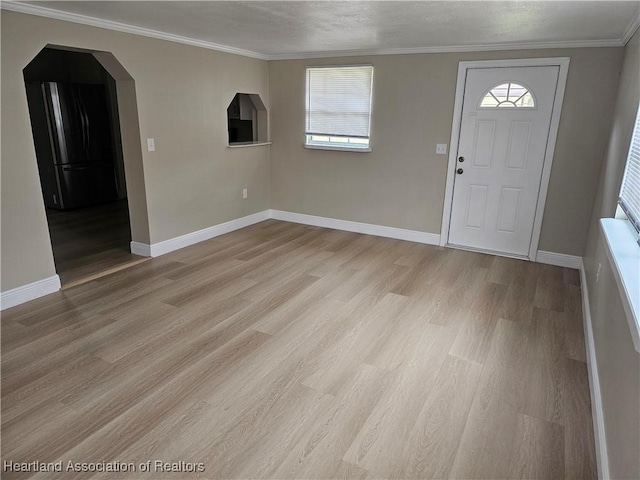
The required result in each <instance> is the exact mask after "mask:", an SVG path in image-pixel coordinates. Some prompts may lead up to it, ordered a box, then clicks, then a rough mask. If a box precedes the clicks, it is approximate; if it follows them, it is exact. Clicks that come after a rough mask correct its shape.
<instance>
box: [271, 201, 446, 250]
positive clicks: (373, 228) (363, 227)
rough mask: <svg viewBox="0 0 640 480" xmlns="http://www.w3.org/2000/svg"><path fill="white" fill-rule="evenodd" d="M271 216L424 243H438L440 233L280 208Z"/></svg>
mask: <svg viewBox="0 0 640 480" xmlns="http://www.w3.org/2000/svg"><path fill="white" fill-rule="evenodd" d="M271 218H273V219H275V220H283V221H285V222H293V223H302V224H304V225H313V226H314V227H325V228H333V229H335V230H344V231H347V232H355V233H365V234H367V235H375V236H378V237H387V238H396V239H398V240H407V241H409V242H417V243H426V244H428V245H439V244H440V235H439V234H436V233H427V232H419V231H417V230H406V229H404V228H396V227H386V226H384V225H375V224H372V223H360V222H352V221H349V220H338V219H336V218H327V217H317V216H315V215H306V214H304V213H294V212H285V211H282V210H271Z"/></svg>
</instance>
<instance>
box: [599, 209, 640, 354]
mask: <svg viewBox="0 0 640 480" xmlns="http://www.w3.org/2000/svg"><path fill="white" fill-rule="evenodd" d="M600 227H601V229H602V235H603V237H604V239H605V243H606V251H607V257H608V259H609V263H610V264H611V269H612V270H613V277H614V278H615V280H616V284H617V286H618V291H619V293H620V299H621V300H622V305H623V308H624V311H625V313H626V315H627V321H628V323H629V330H630V332H631V338H632V339H633V345H634V347H635V349H636V351H638V352H640V321H639V320H638V319H639V317H640V247H639V246H638V244H637V243H636V240H637V233H636V231H635V229H634V228H633V225H631V222H630V221H629V220H625V219H621V218H602V219H600Z"/></svg>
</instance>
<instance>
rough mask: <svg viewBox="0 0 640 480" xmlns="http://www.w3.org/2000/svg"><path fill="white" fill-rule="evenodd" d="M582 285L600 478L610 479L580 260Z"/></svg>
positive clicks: (587, 294) (581, 268)
mask: <svg viewBox="0 0 640 480" xmlns="http://www.w3.org/2000/svg"><path fill="white" fill-rule="evenodd" d="M580 285H581V287H582V313H583V320H584V335H585V345H586V349H587V369H588V371H589V390H590V393H591V413H592V415H593V431H594V438H595V442H596V462H597V465H598V478H600V479H608V478H610V475H609V456H608V453H607V437H606V432H605V429H604V413H603V411H602V396H601V394H600V378H599V377H598V362H597V359H596V347H595V343H594V340H593V327H592V324H591V309H590V307H589V289H588V287H587V275H586V273H585V270H584V263H583V262H582V261H581V262H580Z"/></svg>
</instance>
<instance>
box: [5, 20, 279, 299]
mask: <svg viewBox="0 0 640 480" xmlns="http://www.w3.org/2000/svg"><path fill="white" fill-rule="evenodd" d="M1 17H2V18H1V22H2V30H1V35H2V51H1V53H2V55H1V56H2V59H1V61H2V64H1V65H2V93H1V94H2V97H1V100H2V149H1V154H2V160H1V161H2V169H1V175H2V183H1V187H2V192H1V202H2V211H1V214H2V215H1V216H2V220H1V222H2V223H1V227H2V237H1V240H2V270H1V273H2V275H1V290H2V291H6V290H9V289H11V288H14V287H18V286H22V285H25V284H28V283H31V282H34V281H37V280H40V279H43V278H46V277H49V276H51V275H53V274H55V270H54V264H53V257H52V253H51V245H50V240H49V233H48V228H47V222H46V217H45V212H44V206H43V202H42V196H41V193H40V184H39V179H38V173H37V165H36V159H35V152H34V147H33V140H32V137H31V127H30V124H29V116H28V110H27V101H26V94H25V88H24V83H23V78H22V69H23V68H24V67H25V66H26V65H27V64H28V63H29V62H30V61H31V60H32V59H33V57H35V56H36V55H37V53H38V52H39V51H40V50H41V49H42V48H43V47H45V46H46V45H47V44H53V45H61V46H67V47H77V48H83V49H89V50H98V51H107V52H111V53H113V55H114V56H115V57H116V58H117V60H118V61H119V62H120V63H121V64H122V65H123V66H124V67H125V69H126V70H127V71H128V73H129V74H130V75H131V77H133V79H134V81H135V87H136V95H137V110H138V114H139V129H140V131H139V132H138V134H137V137H138V139H139V142H140V143H141V144H143V145H145V148H142V163H143V165H142V167H143V170H144V185H145V190H146V203H147V206H146V208H147V209H148V219H149V229H148V233H149V237H150V241H151V243H157V242H161V241H163V240H167V239H169V238H172V237H176V236H179V235H183V234H186V233H191V232H193V231H196V230H199V229H202V228H206V227H210V226H212V225H216V224H219V223H222V222H225V221H228V220H231V219H234V218H239V217H242V216H245V215H249V214H251V213H255V212H258V211H262V210H265V209H268V208H269V204H270V200H269V158H268V157H269V151H268V148H269V147H252V148H237V149H230V148H227V147H226V144H227V125H226V108H227V106H228V104H229V103H230V102H231V100H232V99H233V96H234V95H235V93H236V92H244V93H258V94H260V96H261V98H262V100H263V101H264V102H265V105H266V106H267V108H268V107H269V92H268V90H269V75H268V68H269V66H268V63H267V62H265V61H262V60H255V59H250V58H246V57H240V56H236V55H230V54H225V53H221V52H215V51H212V50H206V49H202V48H196V47H191V46H187V45H182V44H177V43H172V42H165V41H161V40H156V39H150V38H145V37H140V36H134V35H129V34H125V33H119V32H114V31H110V30H105V29H99V28H94V27H88V26H83V25H77V24H73V23H67V22H61V21H57V20H51V19H46V18H41V17H36V16H30V15H23V14H18V13H14V12H8V11H5V10H3V11H2V15H1ZM147 137H153V138H155V143H156V151H155V152H147V151H146V141H145V140H144V139H146V138H147ZM140 176H141V175H140ZM243 188H248V189H249V198H248V199H247V200H242V189H243ZM130 194H131V192H130ZM134 240H140V241H143V242H144V241H145V240H147V239H145V238H134Z"/></svg>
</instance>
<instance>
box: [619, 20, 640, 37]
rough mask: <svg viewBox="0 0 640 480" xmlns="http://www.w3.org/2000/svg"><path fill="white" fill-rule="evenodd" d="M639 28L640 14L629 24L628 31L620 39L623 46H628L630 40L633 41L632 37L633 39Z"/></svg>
mask: <svg viewBox="0 0 640 480" xmlns="http://www.w3.org/2000/svg"><path fill="white" fill-rule="evenodd" d="M638 27H640V14H638V15H636V16H635V17H633V18H632V19H631V23H630V24H629V26H628V27H627V29H626V30H625V31H624V34H623V35H622V38H621V39H620V41H621V42H622V43H623V45H626V44H627V43H628V42H629V40H631V37H633V34H634V33H636V31H637V30H638Z"/></svg>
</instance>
